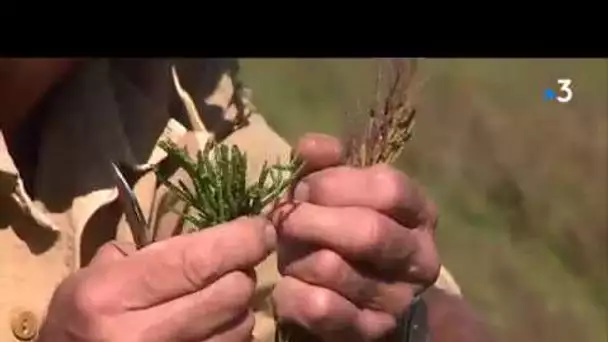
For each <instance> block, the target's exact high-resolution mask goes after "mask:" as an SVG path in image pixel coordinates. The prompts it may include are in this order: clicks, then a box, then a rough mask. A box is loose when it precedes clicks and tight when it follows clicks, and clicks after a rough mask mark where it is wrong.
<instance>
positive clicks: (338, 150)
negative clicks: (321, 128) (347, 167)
mask: <svg viewBox="0 0 608 342" xmlns="http://www.w3.org/2000/svg"><path fill="white" fill-rule="evenodd" d="M295 153H296V155H298V156H299V157H300V158H302V159H303V160H304V162H305V163H306V164H307V167H306V170H307V171H309V172H310V171H314V170H317V169H321V168H325V167H329V166H335V165H339V164H340V163H341V162H342V160H343V154H344V150H343V146H342V143H341V142H340V140H338V139H337V138H335V137H333V136H330V135H327V134H322V133H307V134H305V135H304V136H302V138H300V140H299V141H298V143H297V145H296V149H295Z"/></svg>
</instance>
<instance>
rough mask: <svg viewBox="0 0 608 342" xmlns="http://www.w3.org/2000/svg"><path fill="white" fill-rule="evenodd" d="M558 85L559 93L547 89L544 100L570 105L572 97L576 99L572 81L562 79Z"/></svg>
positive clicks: (558, 81)
mask: <svg viewBox="0 0 608 342" xmlns="http://www.w3.org/2000/svg"><path fill="white" fill-rule="evenodd" d="M557 85H558V90H557V91H555V90H554V89H552V88H548V89H545V96H544V100H545V101H553V100H557V102H560V103H568V102H570V101H572V97H574V91H573V90H572V88H573V87H572V80H571V79H569V78H560V79H558V80H557Z"/></svg>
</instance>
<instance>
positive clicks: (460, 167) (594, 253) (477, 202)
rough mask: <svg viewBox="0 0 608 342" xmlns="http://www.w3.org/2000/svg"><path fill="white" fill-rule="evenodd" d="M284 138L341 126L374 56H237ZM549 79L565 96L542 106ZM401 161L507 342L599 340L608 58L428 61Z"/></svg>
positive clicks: (605, 283)
mask: <svg viewBox="0 0 608 342" xmlns="http://www.w3.org/2000/svg"><path fill="white" fill-rule="evenodd" d="M241 68H242V69H241V73H242V78H243V80H244V81H245V83H246V84H247V85H248V86H250V87H251V88H252V89H253V95H254V98H253V101H254V103H255V104H256V105H257V106H258V108H259V109H260V111H261V112H262V113H264V115H265V116H266V117H267V119H268V121H269V122H270V124H271V125H272V126H273V127H274V128H275V129H276V130H277V131H278V132H280V133H281V134H282V135H283V136H285V137H286V138H287V139H288V140H290V141H292V142H293V141H295V140H296V139H297V138H298V136H299V135H300V134H302V133H304V132H307V131H319V132H326V133H339V132H340V129H341V127H342V125H343V124H344V112H345V111H346V110H352V109H355V108H356V106H357V102H358V101H360V104H361V106H365V105H367V104H368V102H366V101H368V100H369V99H370V96H371V95H373V85H374V77H375V61H373V60H371V59H353V60H344V59H325V60H322V59H243V60H241ZM558 78H570V79H572V80H573V89H574V98H573V100H572V101H571V102H570V103H568V104H561V103H558V102H557V101H551V102H545V101H543V91H544V89H546V88H548V87H553V88H554V89H555V90H557V89H558V85H557V82H556V80H557V79H558ZM418 81H419V82H418V84H419V87H418V88H417V91H416V98H415V99H416V102H417V103H418V116H417V122H416V126H415V128H414V138H413V140H412V141H411V142H410V144H408V146H407V147H406V149H405V151H404V154H403V156H402V158H401V159H400V161H399V163H398V166H399V167H400V168H402V169H403V170H404V171H406V172H407V173H409V174H410V175H412V176H414V177H415V178H416V179H417V180H418V181H419V182H420V183H422V184H423V185H424V187H425V188H426V189H427V190H428V192H429V193H430V194H431V196H432V197H433V198H434V200H435V201H436V202H437V203H438V204H439V207H440V216H441V217H440V223H439V230H438V237H439V243H440V249H441V254H442V258H443V261H444V263H445V264H446V265H447V266H448V268H449V269H450V270H452V272H453V273H454V275H455V276H456V278H457V279H458V281H459V283H460V284H461V286H462V287H463V290H464V293H465V296H466V297H467V298H468V299H469V300H470V301H471V302H472V303H473V304H474V305H475V307H476V308H477V309H478V310H479V311H480V312H481V313H482V314H483V315H484V317H485V318H486V319H487V321H488V322H489V324H490V325H491V326H492V328H493V329H494V331H495V332H496V333H497V335H498V336H500V337H501V339H502V340H503V341H525V342H527V341H530V342H532V341H534V342H544V341H551V342H561V341H563V342H571V341H598V342H601V341H606V340H607V337H606V322H607V321H608V276H607V271H606V268H607V264H608V260H607V259H608V256H607V244H608V214H607V208H608V203H607V202H608V200H607V197H608V194H607V191H608V184H607V174H608V151H607V149H608V141H607V140H608V60H605V59H603V60H602V59H596V60H592V59H589V60H559V59H551V60H542V59H535V60H532V59H512V60H488V59H471V60H468V59H453V60H448V59H445V60H442V59H425V60H423V61H422V62H421V64H420V70H419V73H418Z"/></svg>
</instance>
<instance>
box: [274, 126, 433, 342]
mask: <svg viewBox="0 0 608 342" xmlns="http://www.w3.org/2000/svg"><path fill="white" fill-rule="evenodd" d="M298 150H299V151H298V152H299V154H300V155H302V156H303V158H304V159H305V160H307V161H308V170H307V171H308V175H306V176H305V177H304V178H303V179H301V181H300V182H299V183H298V184H297V186H296V188H295V191H294V196H293V201H291V203H287V204H286V205H283V206H281V207H280V209H279V210H277V211H276V212H275V214H274V215H273V217H274V222H275V224H276V226H277V229H278V236H279V268H280V271H281V273H282V274H283V275H284V278H283V279H282V280H281V281H280V282H279V283H278V285H277V287H276V290H275V292H274V296H273V298H274V301H275V305H276V307H277V312H278V315H279V317H280V318H281V319H283V320H286V321H290V322H294V323H297V324H298V325H300V326H303V327H305V328H307V329H308V330H309V331H311V332H313V333H314V334H315V335H317V336H318V337H320V338H321V339H323V340H324V341H337V340H340V341H342V340H344V341H346V340H348V341H375V340H378V339H379V338H382V337H384V336H387V335H388V334H389V333H390V332H392V331H393V330H394V329H395V327H396V326H397V318H398V317H399V316H400V315H402V314H403V313H404V312H405V310H406V309H407V307H408V306H409V304H410V303H411V301H412V299H413V297H414V296H415V295H416V294H418V293H420V292H421V291H423V290H425V289H426V288H427V287H429V286H430V285H431V284H433V283H434V282H435V280H436V279H437V277H438V275H439V270H440V264H439V258H438V254H437V250H436V247H435V242H434V230H435V226H436V222H437V214H436V209H435V207H434V205H433V204H432V203H431V202H430V201H429V200H428V199H426V198H425V197H424V195H423V194H422V192H421V190H420V189H419V188H418V187H417V186H416V185H415V184H414V182H413V181H412V180H411V179H410V178H408V177H407V176H406V175H405V174H403V173H401V172H399V171H397V170H396V169H394V168H392V167H390V166H388V165H377V166H372V167H369V168H353V167H348V166H340V161H341V151H342V148H341V146H340V144H339V142H338V141H337V140H336V139H334V138H331V137H327V136H321V135H308V136H306V137H305V138H304V139H302V140H301V141H300V144H299V146H298Z"/></svg>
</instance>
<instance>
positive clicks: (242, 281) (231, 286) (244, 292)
mask: <svg viewBox="0 0 608 342" xmlns="http://www.w3.org/2000/svg"><path fill="white" fill-rule="evenodd" d="M222 286H223V287H224V288H225V289H226V290H227V292H228V294H227V296H226V297H227V298H231V299H232V301H233V303H234V304H235V306H237V307H239V308H240V307H245V306H247V305H248V303H249V301H250V300H251V298H252V297H253V295H254V292H255V281H254V280H253V279H252V278H251V277H250V276H249V275H247V274H246V273H244V272H241V271H235V272H232V273H229V274H227V275H226V276H225V279H224V284H223V285H222Z"/></svg>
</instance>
